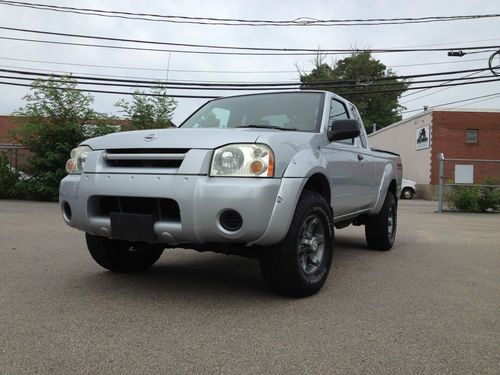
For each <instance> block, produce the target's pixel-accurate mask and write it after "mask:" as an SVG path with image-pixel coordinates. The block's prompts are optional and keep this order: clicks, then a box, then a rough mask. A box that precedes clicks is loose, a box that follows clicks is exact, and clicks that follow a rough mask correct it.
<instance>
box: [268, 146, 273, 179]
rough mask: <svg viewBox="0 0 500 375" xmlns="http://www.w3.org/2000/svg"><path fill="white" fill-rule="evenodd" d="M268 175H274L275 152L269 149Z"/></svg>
mask: <svg viewBox="0 0 500 375" xmlns="http://www.w3.org/2000/svg"><path fill="white" fill-rule="evenodd" d="M267 175H268V177H273V176H274V154H273V152H272V151H269V155H268V161H267Z"/></svg>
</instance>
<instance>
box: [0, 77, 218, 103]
mask: <svg viewBox="0 0 500 375" xmlns="http://www.w3.org/2000/svg"><path fill="white" fill-rule="evenodd" d="M0 85H7V86H21V87H31V85H30V84H27V83H17V82H6V81H0ZM60 89H61V90H76V91H80V92H89V93H98V94H116V95H134V93H133V92H127V91H108V90H90V89H76V88H75V89H72V88H71V89H70V88H63V87H62V88H60ZM141 95H144V96H165V95H163V94H155V93H141ZM168 96H169V97H171V98H190V99H214V98H218V96H210V95H178V94H175V95H170V94H169V95H168Z"/></svg>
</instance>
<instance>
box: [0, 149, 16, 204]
mask: <svg viewBox="0 0 500 375" xmlns="http://www.w3.org/2000/svg"><path fill="white" fill-rule="evenodd" d="M18 180H19V175H18V173H17V172H16V171H15V170H14V169H12V167H11V165H10V163H9V159H8V158H7V155H5V153H3V152H0V198H2V199H4V198H12V197H13V189H14V185H15V184H16V182H17V181H18Z"/></svg>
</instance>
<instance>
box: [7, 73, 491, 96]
mask: <svg viewBox="0 0 500 375" xmlns="http://www.w3.org/2000/svg"><path fill="white" fill-rule="evenodd" d="M0 71H1V70H0ZM44 76H45V77H58V78H59V79H53V78H52V79H51V81H53V82H64V81H62V80H61V79H60V78H62V77H63V76H61V75H44ZM490 77H494V76H488V77H485V76H482V77H476V78H477V79H478V81H476V82H466V83H462V84H455V85H453V86H457V85H463V84H474V83H483V82H493V81H500V78H495V79H492V80H482V81H480V80H479V79H480V78H490ZM0 78H2V79H16V80H25V81H26V80H27V81H34V80H35V78H31V77H17V76H7V75H0ZM79 79H82V77H80V78H79ZM84 79H86V80H92V81H90V82H85V81H84V82H81V81H78V84H82V85H96V86H120V87H134V88H154V87H155V86H162V87H165V88H166V89H173V90H217V91H221V90H223V91H273V90H276V89H277V87H276V86H274V85H272V84H269V85H267V86H262V87H253V86H250V87H248V86H244V85H242V86H239V87H238V86H234V85H233V86H217V87H205V86H196V87H193V86H188V87H186V86H178V85H173V84H168V83H167V84H164V83H162V82H161V81H160V80H159V81H154V82H151V83H149V84H147V83H135V82H134V81H132V82H134V83H132V82H131V81H127V80H113V79H110V80H105V79H101V78H100V77H99V80H97V78H91V77H89V78H84ZM464 79H470V78H456V79H454V80H447V82H454V81H460V80H464ZM41 80H42V81H48V80H49V79H46V78H42V79H41ZM96 80H97V82H94V81H96ZM116 81H118V82H116ZM441 81H443V80H442V79H440V80H424V81H419V82H415V84H424V83H434V82H441ZM121 82H131V83H121ZM398 85H399V83H397V82H391V83H382V84H377V83H374V84H371V85H369V86H366V85H356V84H354V85H352V84H350V85H324V86H321V85H318V87H315V88H314V89H317V90H319V89H354V88H371V87H383V88H386V87H390V86H398ZM443 86H444V85H438V86H424V87H432V88H434V87H443ZM450 86H451V85H450ZM279 88H280V89H281V90H297V89H300V88H301V85H300V83H298V84H296V85H295V86H294V87H284V88H283V87H279ZM421 88H422V86H419V87H415V88H408V90H418V89H421ZM306 89H307V87H306ZM395 90H396V91H401V89H395ZM382 91H383V92H389V91H390V90H388V89H382ZM358 93H359V92H352V93H346V95H350V94H358ZM367 93H373V91H368V92H367Z"/></svg>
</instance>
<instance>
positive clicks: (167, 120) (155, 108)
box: [115, 86, 177, 130]
mask: <svg viewBox="0 0 500 375" xmlns="http://www.w3.org/2000/svg"><path fill="white" fill-rule="evenodd" d="M152 94H153V95H146V94H145V93H143V92H140V91H136V92H135V93H134V95H133V97H132V102H131V103H130V102H128V101H126V100H124V99H121V100H120V101H119V102H117V103H116V104H115V106H116V107H118V108H120V109H121V110H120V112H121V113H123V114H124V115H125V117H126V118H128V119H129V120H130V123H129V125H128V126H126V127H125V130H139V129H159V128H169V127H171V126H173V123H172V115H173V112H174V110H175V108H176V106H177V102H176V101H175V100H174V99H173V98H171V97H169V96H167V89H166V88H165V87H162V86H158V87H156V88H154V89H153V91H152Z"/></svg>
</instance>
